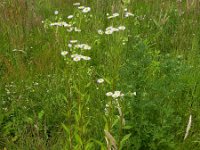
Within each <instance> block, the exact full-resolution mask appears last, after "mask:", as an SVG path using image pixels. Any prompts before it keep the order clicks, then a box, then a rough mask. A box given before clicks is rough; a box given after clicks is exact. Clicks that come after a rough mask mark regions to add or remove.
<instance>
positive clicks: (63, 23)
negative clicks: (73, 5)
mask: <svg viewBox="0 0 200 150" xmlns="http://www.w3.org/2000/svg"><path fill="white" fill-rule="evenodd" d="M50 26H59V27H71V26H72V25H71V24H68V23H66V22H64V21H62V22H53V23H51V24H50Z"/></svg>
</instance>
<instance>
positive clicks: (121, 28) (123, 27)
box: [118, 26, 126, 31]
mask: <svg viewBox="0 0 200 150" xmlns="http://www.w3.org/2000/svg"><path fill="white" fill-rule="evenodd" d="M118 29H119V30H122V31H123V30H125V29H126V27H125V26H119V27H118Z"/></svg>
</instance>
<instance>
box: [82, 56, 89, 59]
mask: <svg viewBox="0 0 200 150" xmlns="http://www.w3.org/2000/svg"><path fill="white" fill-rule="evenodd" d="M81 58H82V59H83V60H91V58H90V57H89V56H82V57H81Z"/></svg>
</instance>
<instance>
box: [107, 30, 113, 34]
mask: <svg viewBox="0 0 200 150" xmlns="http://www.w3.org/2000/svg"><path fill="white" fill-rule="evenodd" d="M112 33H113V31H112V30H106V31H105V34H112Z"/></svg>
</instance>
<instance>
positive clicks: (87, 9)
mask: <svg viewBox="0 0 200 150" xmlns="http://www.w3.org/2000/svg"><path fill="white" fill-rule="evenodd" d="M78 9H80V10H81V11H82V12H83V13H88V12H90V11H91V8H90V7H85V6H79V7H78Z"/></svg>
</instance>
